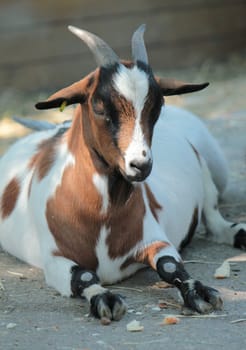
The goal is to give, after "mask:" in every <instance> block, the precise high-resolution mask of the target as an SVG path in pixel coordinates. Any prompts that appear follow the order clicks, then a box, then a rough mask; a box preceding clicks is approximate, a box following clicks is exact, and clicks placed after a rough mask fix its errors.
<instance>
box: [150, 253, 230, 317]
mask: <svg viewBox="0 0 246 350" xmlns="http://www.w3.org/2000/svg"><path fill="white" fill-rule="evenodd" d="M156 269H157V272H158V274H159V276H160V277H161V278H162V279H163V280H164V281H165V282H168V283H170V284H173V285H175V286H176V287H177V288H178V289H179V291H180V293H181V296H182V298H183V300H184V305H185V306H186V307H188V308H190V309H192V310H195V311H197V312H199V313H209V312H211V311H213V310H220V309H221V308H222V305H223V302H222V300H221V297H220V294H219V292H218V291H217V290H216V289H214V288H211V287H208V286H205V285H203V284H202V283H201V282H200V281H197V280H194V279H193V278H191V277H190V275H189V274H188V272H187V271H186V270H185V268H184V265H183V263H182V262H181V261H177V260H176V259H175V258H174V257H172V256H168V255H167V256H162V257H161V258H159V259H158V261H157V265H156Z"/></svg>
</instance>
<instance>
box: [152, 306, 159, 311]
mask: <svg viewBox="0 0 246 350" xmlns="http://www.w3.org/2000/svg"><path fill="white" fill-rule="evenodd" d="M151 310H152V311H161V308H160V307H159V306H155V307H152V309H151Z"/></svg>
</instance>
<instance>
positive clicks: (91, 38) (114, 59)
mask: <svg viewBox="0 0 246 350" xmlns="http://www.w3.org/2000/svg"><path fill="white" fill-rule="evenodd" d="M68 29H69V30H70V31H71V32H72V33H73V34H75V35H76V36H78V37H79V38H80V39H81V40H83V41H84V43H85V44H86V45H87V46H88V47H89V49H90V50H91V52H92V53H93V55H94V57H95V60H96V62H97V64H98V65H99V66H102V67H105V66H108V65H113V64H115V63H119V58H118V56H117V55H116V53H115V52H114V51H113V50H112V49H111V47H109V46H108V44H106V43H105V42H104V41H103V40H102V39H100V38H99V37H98V36H96V35H95V34H92V33H90V32H87V31H86V30H82V29H79V28H76V27H73V26H68Z"/></svg>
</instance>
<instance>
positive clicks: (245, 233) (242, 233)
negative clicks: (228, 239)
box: [234, 228, 246, 249]
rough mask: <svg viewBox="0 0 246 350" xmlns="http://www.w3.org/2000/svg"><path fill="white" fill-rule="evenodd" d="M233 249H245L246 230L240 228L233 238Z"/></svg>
mask: <svg viewBox="0 0 246 350" xmlns="http://www.w3.org/2000/svg"><path fill="white" fill-rule="evenodd" d="M234 247H235V248H239V249H246V230H244V229H243V228H241V229H240V230H239V231H238V233H236V234H235V236H234Z"/></svg>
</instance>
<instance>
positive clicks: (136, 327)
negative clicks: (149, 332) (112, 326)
mask: <svg viewBox="0 0 246 350" xmlns="http://www.w3.org/2000/svg"><path fill="white" fill-rule="evenodd" d="M126 329H127V330H128V332H141V331H143V329H144V326H142V325H141V324H140V322H139V321H136V320H133V321H131V322H129V323H128V324H127V325H126Z"/></svg>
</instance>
